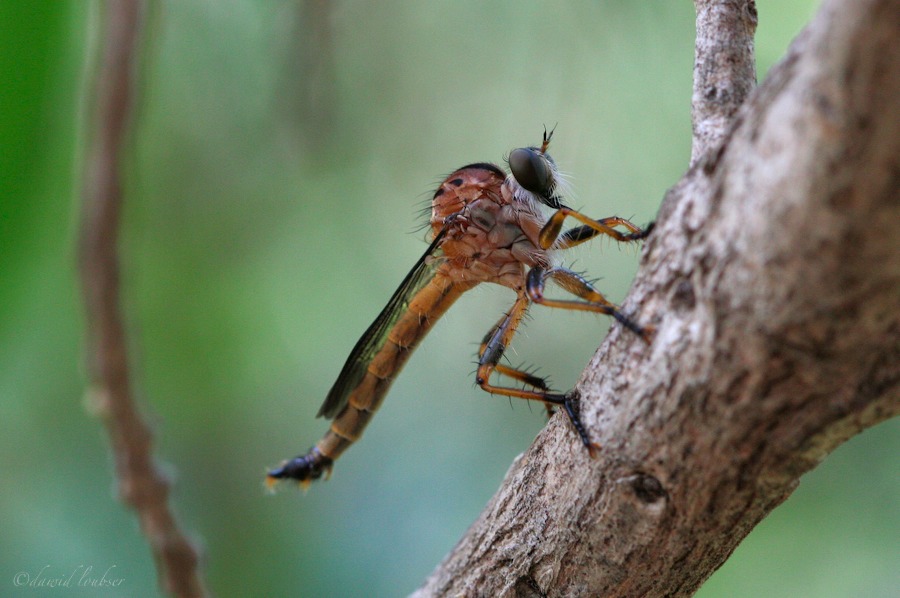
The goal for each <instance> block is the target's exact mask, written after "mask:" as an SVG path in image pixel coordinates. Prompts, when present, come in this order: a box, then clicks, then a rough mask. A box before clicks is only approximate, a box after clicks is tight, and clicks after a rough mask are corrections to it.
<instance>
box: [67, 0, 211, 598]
mask: <svg viewBox="0 0 900 598" xmlns="http://www.w3.org/2000/svg"><path fill="white" fill-rule="evenodd" d="M104 13H105V14H104V15H103V16H104V18H105V23H104V27H103V31H104V33H103V39H102V42H101V46H102V48H101V63H100V65H99V69H98V70H97V72H96V73H95V80H94V87H93V89H91V90H90V93H92V94H93V95H92V100H93V113H92V114H91V117H92V121H91V127H90V128H89V130H90V142H89V143H90V145H89V148H88V152H87V157H86V158H87V159H86V171H85V181H84V189H83V202H84V203H83V213H82V221H81V231H80V255H79V262H80V263H79V265H80V270H81V284H82V291H83V293H84V300H85V305H86V310H87V335H88V338H87V341H88V343H87V356H88V367H89V375H90V384H91V389H90V393H91V395H90V398H91V403H92V407H94V408H95V409H96V411H97V413H98V414H99V415H100V417H101V418H102V419H103V421H104V424H105V425H106V428H107V431H108V433H109V438H110V442H111V445H112V451H113V455H114V458H115V468H116V475H117V477H118V482H119V493H120V496H121V498H122V500H123V501H124V502H125V503H126V504H128V505H130V506H131V507H132V508H133V509H134V510H135V511H136V512H137V515H138V518H139V520H140V525H141V530H142V531H143V533H144V534H145V535H146V537H147V540H148V542H149V543H150V548H151V550H152V552H153V556H154V558H155V560H156V566H157V571H158V578H159V584H160V587H161V588H162V589H163V591H165V592H166V593H168V594H171V595H175V596H203V595H205V594H206V590H205V588H204V584H203V581H202V579H201V578H200V572H199V568H198V563H199V557H198V554H197V551H196V549H195V548H194V546H193V545H192V544H191V542H190V541H189V540H188V539H187V537H186V536H185V535H184V534H183V533H182V532H181V531H180V530H179V528H178V525H177V523H176V521H175V517H174V516H173V514H172V512H171V511H170V509H169V507H168V504H167V498H168V494H169V482H168V480H166V478H165V476H164V474H163V473H162V472H161V471H160V470H159V469H158V468H157V467H156V465H155V463H154V460H153V455H152V451H151V448H152V444H153V442H152V441H153V439H152V434H151V431H150V428H149V427H148V425H147V424H146V422H145V421H144V420H143V419H142V417H141V415H140V413H139V411H138V408H137V406H136V405H135V402H134V398H133V396H132V389H131V385H130V382H129V374H128V352H127V341H126V338H125V328H124V325H123V319H122V313H121V308H120V303H121V297H120V292H119V262H118V254H117V245H118V225H119V219H120V214H121V208H122V179H121V173H122V162H121V159H122V152H123V147H124V145H125V141H126V139H127V134H128V127H129V124H130V122H131V112H132V106H133V104H134V98H133V90H134V83H135V81H134V76H135V73H134V68H135V65H136V58H137V53H138V44H139V39H140V36H139V33H140V26H141V17H142V15H143V14H144V7H143V6H142V3H141V2H140V1H139V0H109V1H108V2H106V4H105V11H104Z"/></svg>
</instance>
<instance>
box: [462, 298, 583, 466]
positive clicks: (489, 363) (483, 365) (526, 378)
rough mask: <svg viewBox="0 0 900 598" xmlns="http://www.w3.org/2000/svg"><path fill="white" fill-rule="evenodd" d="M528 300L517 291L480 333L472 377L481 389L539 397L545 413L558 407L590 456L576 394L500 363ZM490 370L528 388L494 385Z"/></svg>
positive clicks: (504, 394)
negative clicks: (490, 325) (552, 388)
mask: <svg viewBox="0 0 900 598" xmlns="http://www.w3.org/2000/svg"><path fill="white" fill-rule="evenodd" d="M529 303H530V301H529V299H528V296H527V295H525V294H520V295H519V297H518V298H517V299H516V302H515V303H514V304H513V306H512V308H511V309H510V310H509V312H508V313H507V314H506V315H504V316H503V317H502V318H500V321H499V322H497V324H496V325H495V326H494V327H493V328H492V329H491V331H490V332H488V334H487V335H486V336H485V337H484V340H483V341H482V343H481V348H480V350H479V352H478V372H477V374H476V378H475V381H476V382H477V383H478V385H479V386H480V387H481V388H482V389H483V390H486V391H487V392H489V393H492V394H498V395H503V396H507V397H517V398H520V399H527V400H530V401H541V402H542V403H544V405H545V406H546V407H547V413H548V415H549V414H551V413H552V407H554V406H560V407H562V408H563V410H564V411H565V412H566V415H568V416H569V419H570V420H571V422H572V425H573V426H574V427H575V431H576V432H578V436H579V437H580V438H581V441H582V442H583V443H584V446H585V447H587V449H588V451H589V452H590V454H591V456H593V455H594V448H595V447H596V445H595V444H594V443H592V442H591V440H590V438H589V437H588V435H587V430H585V427H584V425H583V424H582V423H581V419H580V417H579V416H578V397H577V395H575V393H574V391H572V392H569V393H566V394H559V393H554V392H550V389H549V387H548V386H547V382H546V380H544V379H543V378H540V377H538V376H535V375H533V374H529V373H528V372H524V371H522V370H517V369H515V368H511V367H509V366H505V365H503V364H501V363H500V359H501V358H502V357H503V353H504V352H505V351H506V348H507V347H508V346H509V343H510V342H511V341H512V337H513V336H514V335H515V333H516V329H517V328H518V327H519V324H520V323H521V322H522V318H523V317H524V316H525V312H526V311H527V310H528V305H529ZM494 372H497V373H498V374H503V375H505V376H509V377H510V378H513V379H515V380H518V381H520V382H523V383H525V384H526V385H528V386H530V387H531V389H528V388H510V387H508V386H494V385H493V384H491V383H490V377H491V374H492V373H494Z"/></svg>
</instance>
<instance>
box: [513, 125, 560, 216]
mask: <svg viewBox="0 0 900 598" xmlns="http://www.w3.org/2000/svg"><path fill="white" fill-rule="evenodd" d="M551 137H553V131H552V130H551V131H550V132H549V133H548V132H547V129H544V139H543V142H542V143H541V147H520V148H518V149H514V150H513V151H512V152H510V154H509V159H508V160H507V162H508V163H509V171H510V173H511V178H512V181H510V180H509V179H507V183H509V184H510V185H511V186H512V189H511V191H512V192H513V196H515V197H516V198H520V199H523V200H524V199H525V198H524V197H522V195H524V193H521V192H520V190H521V191H523V192H527V193H528V194H530V195H531V197H532V198H533V199H535V200H537V201H539V202H540V203H542V204H544V205H546V206H550V207H551V208H553V209H559V208H560V207H562V203H561V201H560V197H559V193H558V192H559V187H560V184H561V183H562V177H561V175H560V173H559V168H557V166H556V162H554V161H553V158H551V157H550V154H548V153H547V149H548V148H549V147H550V138H551ZM516 187H518V189H516Z"/></svg>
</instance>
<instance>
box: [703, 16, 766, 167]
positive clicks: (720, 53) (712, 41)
mask: <svg viewBox="0 0 900 598" xmlns="http://www.w3.org/2000/svg"><path fill="white" fill-rule="evenodd" d="M694 8H695V10H696V12H697V39H696V42H695V43H694V93H693V97H692V98H691V121H692V128H693V133H694V134H693V136H694V143H693V146H692V147H691V165H693V164H694V163H696V162H697V160H698V159H699V158H700V156H702V155H703V154H705V153H706V152H707V151H708V150H709V149H710V148H713V147H717V146H719V145H721V143H722V139H723V137H724V136H725V133H726V132H727V130H728V127H729V126H730V125H731V121H732V119H733V118H734V115H735V113H736V112H737V111H738V108H740V107H741V106H742V105H743V104H744V100H746V99H747V96H748V95H750V92H751V91H753V88H754V87H756V58H755V56H754V53H753V35H754V34H755V33H756V23H757V14H756V2H754V0H694Z"/></svg>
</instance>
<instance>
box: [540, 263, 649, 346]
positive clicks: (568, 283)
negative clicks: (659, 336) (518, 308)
mask: <svg viewBox="0 0 900 598" xmlns="http://www.w3.org/2000/svg"><path fill="white" fill-rule="evenodd" d="M548 278H552V279H553V280H554V281H555V282H556V283H557V284H558V285H559V286H561V287H562V288H563V289H565V290H566V291H568V292H570V293H572V294H573V295H575V296H576V297H579V298H580V300H572V299H548V298H547V297H545V296H544V287H545V286H546V282H547V279H548ZM526 290H527V293H528V297H529V298H530V299H531V300H532V301H533V302H534V303H537V304H539V305H546V306H547V307H558V308H562V309H575V310H580V311H592V312H596V313H601V314H606V315H608V316H612V317H613V318H615V319H616V321H618V322H619V323H620V324H622V325H623V326H625V327H626V328H628V329H629V330H631V331H632V332H634V333H635V334H637V335H638V336H640V337H641V338H642V339H644V341H646V342H648V343H649V342H650V340H651V339H652V337H653V329H652V328H651V327H645V326H640V325H639V324H637V323H636V322H634V321H633V320H631V319H630V318H629V317H627V316H626V315H625V314H623V313H622V312H621V311H620V310H619V308H618V307H616V306H615V305H614V304H613V303H610V302H609V301H608V300H607V299H606V297H604V296H603V294H601V293H600V291H598V290H597V289H595V288H594V287H593V286H591V283H589V282H588V281H587V280H585V279H584V278H582V277H581V276H580V275H579V274H577V273H575V272H572V271H571V270H568V269H566V268H550V269H545V268H541V267H540V266H535V267H534V268H532V269H531V271H530V272H529V273H528V280H527V283H526Z"/></svg>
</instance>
